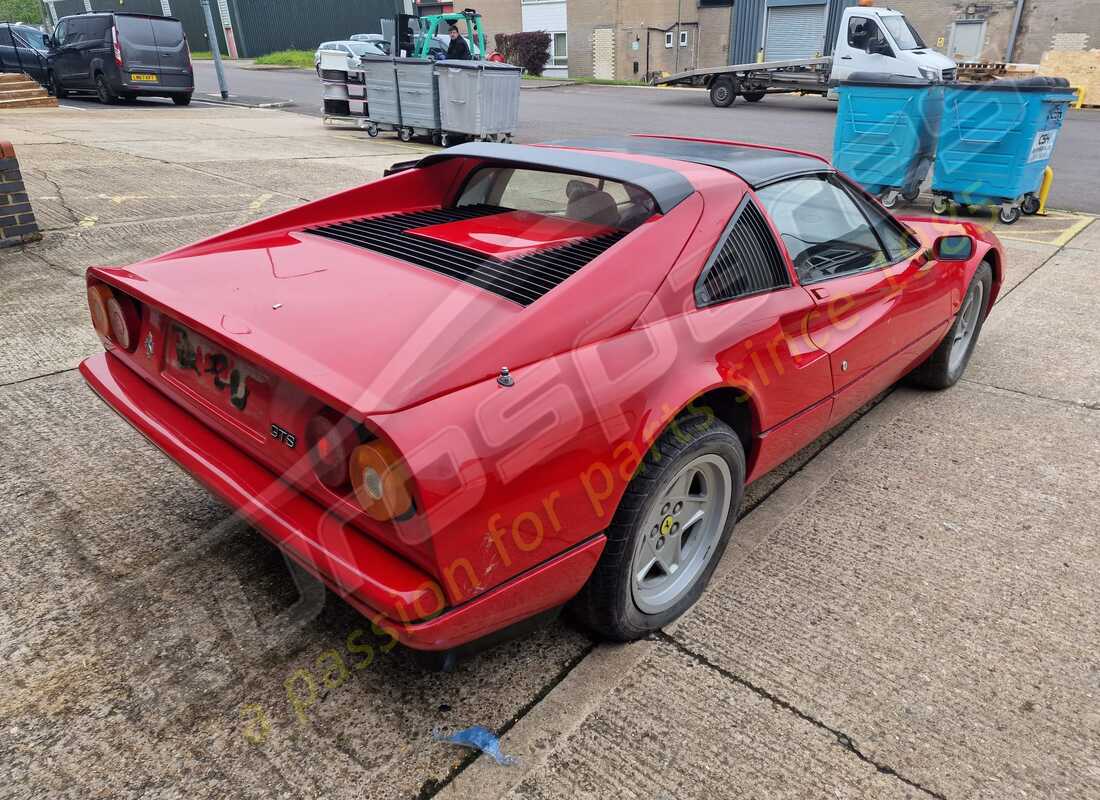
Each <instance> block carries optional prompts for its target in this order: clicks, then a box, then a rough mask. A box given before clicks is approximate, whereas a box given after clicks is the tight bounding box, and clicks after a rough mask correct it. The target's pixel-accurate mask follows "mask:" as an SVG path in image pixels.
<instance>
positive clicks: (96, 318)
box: [88, 283, 114, 338]
mask: <svg viewBox="0 0 1100 800" xmlns="http://www.w3.org/2000/svg"><path fill="white" fill-rule="evenodd" d="M113 296H114V295H112V294H111V290H110V288H109V287H107V286H104V285H103V284H102V283H96V284H93V285H92V286H89V287H88V308H89V309H90V310H91V312H92V327H94V328H95V332H96V333H98V334H99V335H100V336H102V337H104V338H110V336H111V317H110V315H109V314H108V313H107V303H108V302H109V301H110V300H111V298H112V297H113Z"/></svg>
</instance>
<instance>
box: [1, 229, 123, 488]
mask: <svg viewBox="0 0 1100 800" xmlns="http://www.w3.org/2000/svg"><path fill="white" fill-rule="evenodd" d="M85 286H86V284H85V282H84V278H83V276H82V275H77V274H73V273H71V272H67V271H64V270H59V269H56V268H54V267H51V266H50V265H49V264H47V263H46V262H44V261H43V260H42V259H41V258H39V257H35V256H32V255H29V254H26V253H18V252H15V253H13V252H11V251H9V252H7V253H4V254H3V255H0V336H2V337H3V340H4V347H3V348H0V384H6V383H13V382H16V381H21V380H27V379H30V378H33V377H35V376H37V375H46V374H49V373H51V372H57V371H58V370H63V369H71V368H72V367H75V366H76V365H77V364H78V363H79V361H80V359H81V358H84V357H86V356H88V355H91V354H92V353H94V352H97V351H98V350H100V349H102V345H101V344H100V343H99V339H98V338H97V337H96V335H95V332H94V331H93V330H92V329H91V325H90V323H89V317H88V301H87V300H86V295H85ZM47 287H48V289H47V290H46V291H43V289H44V288H47ZM8 469H9V467H8V465H7V463H6V462H5V469H4V471H5V473H6V472H7V471H8ZM6 480H7V478H6V477H5V481H6Z"/></svg>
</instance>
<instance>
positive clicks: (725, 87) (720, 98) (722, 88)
mask: <svg viewBox="0 0 1100 800" xmlns="http://www.w3.org/2000/svg"><path fill="white" fill-rule="evenodd" d="M736 99H737V83H736V80H735V79H734V78H716V79H715V80H713V81H711V83H710V102H711V105H714V106H717V107H718V108H726V107H728V106H731V105H733V101H734V100H736Z"/></svg>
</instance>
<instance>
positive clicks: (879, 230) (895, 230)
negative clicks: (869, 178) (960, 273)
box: [844, 185, 920, 261]
mask: <svg viewBox="0 0 1100 800" xmlns="http://www.w3.org/2000/svg"><path fill="white" fill-rule="evenodd" d="M844 188H845V189H847V190H848V193H849V194H851V195H852V197H853V198H855V201H856V203H857V204H858V205H859V207H860V209H861V210H862V211H863V214H864V216H866V217H867V219H868V220H869V221H870V222H871V227H872V228H873V229H874V231H875V233H876V234H877V235H878V238H879V241H881V242H882V246H883V247H884V248H885V250H886V255H887V256H888V257H889V258H890V260H891V261H898V260H900V259H902V258H908V257H910V256H912V255H914V254H915V253H916V252H917V251H918V250H919V249H920V242H918V241H917V239H916V237H915V236H913V234H911V233H910V232H909V231H907V230H906V229H905V227H904V226H903V225H902V224H901V223H900V222H898V221H897V220H896V219H894V218H893V217H892V216H890V215H889V214H887V213H886V212H884V211H883V210H882V209H881V208H879V207H878V206H877V205H875V204H874V203H872V202H870V201H869V200H868V199H867V198H866V197H864V196H863V195H861V194H860V193H859V192H858V191H856V190H855V189H853V187H851V186H848V185H845V187H844Z"/></svg>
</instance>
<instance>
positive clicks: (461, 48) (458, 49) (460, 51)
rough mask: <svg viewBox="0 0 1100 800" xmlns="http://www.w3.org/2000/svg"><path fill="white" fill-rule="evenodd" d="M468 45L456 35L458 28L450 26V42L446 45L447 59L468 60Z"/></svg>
mask: <svg viewBox="0 0 1100 800" xmlns="http://www.w3.org/2000/svg"><path fill="white" fill-rule="evenodd" d="M469 59H470V45H468V44H466V40H465V39H463V38H462V37H461V36H459V35H458V28H457V27H455V26H454V25H452V26H451V43H450V44H449V45H447V60H448V61H450V60H458V61H469Z"/></svg>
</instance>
